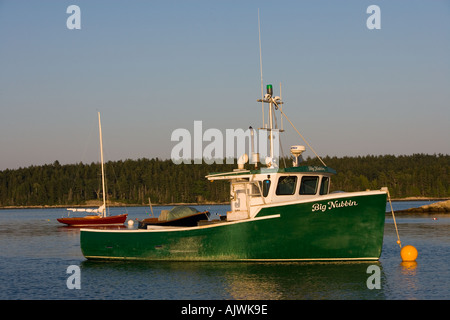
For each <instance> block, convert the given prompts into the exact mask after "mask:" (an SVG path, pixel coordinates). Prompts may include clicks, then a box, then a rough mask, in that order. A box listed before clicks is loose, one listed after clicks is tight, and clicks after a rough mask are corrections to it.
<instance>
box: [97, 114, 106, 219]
mask: <svg viewBox="0 0 450 320" xmlns="http://www.w3.org/2000/svg"><path fill="white" fill-rule="evenodd" d="M98 130H99V133H100V161H101V164H102V189H103V210H102V216H103V217H106V194H105V170H104V168H103V139H102V123H101V121H100V112H98Z"/></svg>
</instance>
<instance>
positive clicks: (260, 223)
mask: <svg viewBox="0 0 450 320" xmlns="http://www.w3.org/2000/svg"><path fill="white" fill-rule="evenodd" d="M267 92H268V93H267V94H266V95H265V96H264V98H263V99H261V100H258V101H261V102H265V103H269V117H270V126H269V128H263V130H267V131H268V133H269V136H270V137H272V133H273V131H275V130H278V129H276V128H273V126H272V116H273V115H272V112H274V111H275V110H278V109H280V108H278V107H279V106H280V104H281V103H282V102H281V99H280V98H279V97H272V87H271V86H270V88H269V86H268V91H267ZM280 111H281V109H280ZM281 112H282V111H281ZM282 114H283V115H284V113H283V112H282ZM252 130H253V129H252ZM278 131H281V130H278ZM272 147H273V145H272V143H271V149H270V152H271V154H270V155H271V156H272V155H273V149H272ZM304 150H305V148H304V147H303V146H293V147H291V153H292V155H293V156H294V161H293V167H289V168H279V167H278V166H277V165H276V162H275V161H273V158H270V157H269V160H268V161H266V163H267V167H262V168H258V167H257V166H256V167H255V169H254V170H248V169H244V168H243V166H242V163H240V165H239V168H238V169H235V170H233V171H232V172H224V173H211V174H209V175H208V176H206V178H207V179H208V180H211V181H214V180H228V181H230V198H231V201H230V205H231V210H230V211H229V212H228V213H227V216H226V219H223V220H222V219H221V220H205V221H200V222H199V223H198V225H196V226H158V225H154V226H152V225H148V226H147V229H119V230H99V229H81V230H80V238H81V239H80V242H81V250H82V252H83V255H84V256H85V257H86V258H87V259H123V260H173V261H336V260H340V261H345V260H378V259H379V257H380V255H381V248H382V244H383V233H384V221H385V211H386V200H387V189H385V188H383V189H381V190H373V191H362V192H339V193H330V192H329V189H330V188H329V187H330V183H331V178H332V176H333V175H334V174H335V173H336V172H335V170H333V169H331V168H329V167H327V166H326V165H323V166H301V165H300V164H301V161H300V159H301V153H302V152H303V151H304ZM252 159H256V160H259V156H258V155H257V154H253V150H252ZM244 160H245V161H244V162H246V161H248V156H246V157H244ZM256 162H257V161H255V163H256Z"/></svg>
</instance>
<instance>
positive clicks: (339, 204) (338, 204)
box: [312, 200, 358, 212]
mask: <svg viewBox="0 0 450 320" xmlns="http://www.w3.org/2000/svg"><path fill="white" fill-rule="evenodd" d="M357 205H358V202H356V201H354V200H345V201H344V200H341V201H339V200H335V201H328V202H327V203H326V204H324V203H314V204H313V205H312V212H315V211H322V212H325V211H326V210H331V209H335V208H344V207H356V206H357Z"/></svg>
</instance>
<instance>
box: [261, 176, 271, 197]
mask: <svg viewBox="0 0 450 320" xmlns="http://www.w3.org/2000/svg"><path fill="white" fill-rule="evenodd" d="M269 189H270V180H264V181H263V188H262V191H263V196H264V197H267V195H268V194H269Z"/></svg>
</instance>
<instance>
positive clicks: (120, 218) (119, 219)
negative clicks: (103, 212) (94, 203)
mask: <svg viewBox="0 0 450 320" xmlns="http://www.w3.org/2000/svg"><path fill="white" fill-rule="evenodd" d="M127 216H128V214H119V215H117V216H109V217H100V216H85V217H74V218H60V219H56V220H58V221H59V222H61V223H64V224H67V225H69V226H73V227H83V226H102V225H120V224H123V223H124V222H125V220H126V219H127Z"/></svg>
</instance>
